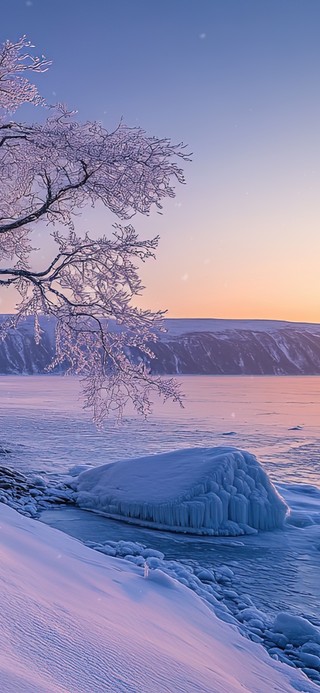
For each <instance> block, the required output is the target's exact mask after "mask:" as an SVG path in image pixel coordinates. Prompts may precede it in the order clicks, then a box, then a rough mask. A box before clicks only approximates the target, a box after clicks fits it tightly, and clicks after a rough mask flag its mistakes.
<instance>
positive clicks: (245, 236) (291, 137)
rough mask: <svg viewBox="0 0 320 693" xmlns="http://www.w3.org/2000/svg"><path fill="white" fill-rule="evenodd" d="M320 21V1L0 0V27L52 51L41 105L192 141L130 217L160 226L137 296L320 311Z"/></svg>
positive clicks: (211, 307)
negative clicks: (175, 169)
mask: <svg viewBox="0 0 320 693" xmlns="http://www.w3.org/2000/svg"><path fill="white" fill-rule="evenodd" d="M319 29H320V2H318V0H162V1H161V2H156V1H155V0H131V1H130V0H114V1H111V0H91V1H90V2H83V0H64V2H62V0H55V1H52V2H50V1H49V0H27V2H25V0H1V30H0V31H1V40H5V39H6V38H10V39H16V38H18V37H19V36H20V35H21V34H23V33H26V34H27V35H28V37H29V38H30V39H31V40H32V41H33V43H34V44H35V45H36V50H37V52H38V53H45V55H46V56H47V57H49V58H50V59H52V61H53V65H52V67H51V68H50V70H49V71H48V72H47V73H46V74H45V75H41V76H40V77H39V78H38V83H39V86H40V90H41V93H42V94H43V95H44V96H45V97H46V99H47V100H48V101H49V102H53V101H62V102H65V103H67V104H68V105H69V106H70V107H71V108H77V109H78V111H79V118H81V119H83V120H86V119H90V120H95V119H96V120H100V121H102V122H103V123H104V125H105V126H106V127H107V128H112V127H113V126H114V125H115V124H116V123H117V122H118V121H119V119H120V117H121V116H122V117H123V118H124V121H125V122H126V123H127V124H128V125H133V126H134V125H140V126H142V127H143V128H145V129H146V131H147V132H148V133H149V134H150V135H157V136H168V137H171V138H172V139H173V140H174V141H181V140H183V141H184V142H186V143H187V144H188V145H189V147H190V151H192V152H193V157H192V159H193V161H192V163H191V164H187V165H186V167H185V173H186V178H187V185H186V186H185V188H181V187H179V188H177V197H176V199H175V200H174V201H168V202H167V203H166V204H165V209H164V215H163V216H162V217H159V216H157V215H152V216H151V217H150V218H149V219H144V218H138V217H136V218H135V222H134V223H135V226H136V228H137V229H138V230H139V231H140V232H141V234H142V235H143V236H146V237H148V236H149V237H151V236H153V235H155V234H157V233H160V235H161V244H160V247H159V250H158V253H157V261H156V262H155V263H154V262H152V263H151V264H150V263H149V265H148V266H147V267H146V268H144V270H143V279H144V283H145V284H146V286H147V289H146V291H145V296H144V298H143V301H142V305H144V306H148V307H149V306H150V307H152V308H158V307H163V308H168V311H169V315H171V316H175V317H176V316H177V317H178V316H199V317H243V318H254V317H256V318H280V319H292V320H312V321H319V320H320V301H319V280H318V279H317V275H318V258H319V251H320V241H319V238H320V236H319V227H320V195H319V187H320V79H319V67H320V42H319ZM32 116H33V117H38V113H37V112H35V113H34V114H32ZM30 117H31V114H30ZM110 222H111V220H110V219H109V217H108V218H107V220H105V219H104V218H103V217H102V215H101V214H100V212H99V213H98V212H97V214H96V215H94V216H92V215H89V216H88V217H85V218H84V223H85V224H86V223H87V224H88V225H90V226H88V228H90V229H91V228H92V227H94V228H95V230H96V232H100V231H103V232H104V231H106V225H107V227H109V226H110ZM8 307H10V306H9V303H6V301H5V299H3V301H2V309H3V310H4V309H7V308H8Z"/></svg>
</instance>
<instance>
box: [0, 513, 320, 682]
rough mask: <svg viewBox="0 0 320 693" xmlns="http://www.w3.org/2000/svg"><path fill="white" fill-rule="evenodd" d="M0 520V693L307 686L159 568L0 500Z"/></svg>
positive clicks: (291, 671)
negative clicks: (116, 554) (94, 545)
mask: <svg viewBox="0 0 320 693" xmlns="http://www.w3.org/2000/svg"><path fill="white" fill-rule="evenodd" d="M0 524H1V563H0V612H1V618H2V628H1V631H0V648H1V650H0V651H1V658H0V681H1V690H3V691H6V693H17V692H18V691H23V693H48V691H54V692H55V693H66V691H69V692H70V693H71V692H76V693H88V691H94V692H95V693H128V692H129V691H130V692H132V693H138V692H139V693H140V692H141V691H150V692H151V691H152V693H196V692H197V693H200V692H201V693H222V692H223V691H228V693H253V692H258V691H259V693H270V691H278V692H280V691H281V693H294V691H304V692H308V693H316V691H317V690H319V689H318V687H317V686H316V685H315V684H314V683H313V682H311V681H308V680H307V679H306V677H304V676H303V675H302V674H301V673H300V672H299V671H297V670H295V669H293V668H290V667H288V666H286V665H284V664H282V663H280V662H277V661H274V660H273V659H271V658H270V657H269V656H268V654H267V653H266V652H265V650H264V649H263V648H262V647H261V646H260V645H257V644H255V643H253V642H250V641H249V640H248V639H246V638H243V637H242V636H241V635H240V634H239V632H238V630H237V628H235V627H234V626H231V625H229V624H226V623H223V622H222V621H220V620H219V619H217V618H216V617H215V615H214V614H213V613H212V611H211V610H209V608H208V607H207V606H206V605H205V604H204V603H203V602H202V601H201V599H200V598H199V595H196V594H194V593H193V592H192V591H191V590H190V589H187V588H185V587H184V586H183V585H182V584H178V583H177V581H176V580H175V579H174V578H172V577H171V576H169V575H166V574H164V573H163V572H162V571H160V570H158V569H154V570H150V572H149V575H148V577H147V578H144V577H143V572H144V571H143V568H142V567H139V566H136V565H132V564H130V563H129V562H124V561H120V560H119V559H116V558H111V557H109V556H105V555H103V554H102V553H98V552H93V551H92V550H91V549H90V548H87V547H86V546H83V545H82V544H81V543H80V542H79V541H76V540H74V539H71V538H70V537H68V536H66V535H65V534H63V533H62V532H58V531H56V530H53V529H51V528H49V527H46V526H45V525H43V524H41V523H39V522H37V521H35V520H31V519H29V518H25V517H22V516H21V515H19V514H18V513H16V512H15V511H14V510H12V509H11V508H8V507H6V506H5V505H2V504H0ZM123 548H125V547H123ZM127 548H129V547H127ZM133 548H134V547H133V545H131V549H132V550H133ZM137 550H139V547H138V546H137ZM151 558H152V557H150V558H149V559H148V560H149V561H150V560H151ZM226 617H228V614H226ZM308 654H309V655H312V654H313V658H312V656H311V658H310V656H309V657H308ZM302 656H303V657H304V659H305V663H306V664H307V663H308V664H309V666H310V664H313V663H314V661H315V658H316V657H317V654H316V653H315V654H314V653H313V652H311V651H310V652H309V651H308V650H306V649H305V650H303V655H302ZM230 662H232V666H230Z"/></svg>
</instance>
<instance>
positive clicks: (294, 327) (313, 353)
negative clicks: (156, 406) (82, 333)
mask: <svg viewBox="0 0 320 693" xmlns="http://www.w3.org/2000/svg"><path fill="white" fill-rule="evenodd" d="M41 326H42V329H43V337H42V341H41V343H40V344H39V345H37V344H36V343H35V340H34V336H33V319H32V318H28V319H26V320H25V321H24V322H23V323H21V325H20V326H19V328H18V329H17V330H12V331H11V333H10V334H9V335H8V337H7V338H6V339H5V340H4V341H3V342H0V373H2V374H5V373H7V374H14V373H17V374H19V373H24V374H32V373H43V372H45V369H46V367H47V366H48V365H49V363H50V361H51V359H52V357H53V355H54V321H53V320H51V319H50V318H43V319H42V320H41ZM166 327H167V332H166V333H165V334H162V335H161V336H160V340H159V341H158V342H157V343H156V344H155V345H153V347H152V348H153V352H154V354H155V358H154V359H153V360H152V361H151V362H150V366H151V369H152V372H153V373H158V374H165V373H168V374H177V373H181V374H183V373H184V374H202V375H241V374H244V375H317V374H320V324H309V323H290V322H282V321H270V320H214V319H169V320H166ZM131 356H132V358H133V360H140V359H141V353H139V351H138V350H135V349H132V350H131Z"/></svg>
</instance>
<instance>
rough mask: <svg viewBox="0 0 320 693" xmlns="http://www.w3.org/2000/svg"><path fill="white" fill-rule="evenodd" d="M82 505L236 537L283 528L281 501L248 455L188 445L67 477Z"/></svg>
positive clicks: (146, 522) (120, 515) (187, 529)
mask: <svg viewBox="0 0 320 693" xmlns="http://www.w3.org/2000/svg"><path fill="white" fill-rule="evenodd" d="M73 488H74V489H75V490H76V492H77V495H76V502H77V504H78V505H79V506H80V507H82V508H87V509H90V510H94V511H98V512H101V513H103V514H105V515H107V516H108V517H113V518H116V519H121V520H126V521H128V522H133V523H136V524H141V525H144V526H149V527H155V528H159V529H169V530H171V531H176V532H189V533H196V534H209V535H220V536H221V535H234V536H235V535H240V534H246V533H250V532H252V530H271V529H274V528H276V527H281V526H282V525H283V522H284V519H285V516H286V513H287V506H286V503H285V502H284V500H283V499H282V498H281V496H280V495H279V494H278V493H277V491H276V489H275V488H274V486H273V485H272V483H271V482H270V480H269V478H268V476H267V474H266V472H265V471H264V470H263V468H262V466H261V465H260V464H259V462H258V461H257V459H256V458H255V457H254V455H251V454H250V453H248V452H244V451H241V450H238V449H237V448H232V447H217V448H190V449H186V450H175V451H174V452H169V453H164V454H159V455H151V456H147V457H140V458H136V459H130V460H122V461H120V462H115V463H113V464H107V465H103V466H102V467H97V468H95V469H91V470H89V471H86V472H84V473H82V474H80V475H79V477H78V479H76V480H75V481H74V482H73Z"/></svg>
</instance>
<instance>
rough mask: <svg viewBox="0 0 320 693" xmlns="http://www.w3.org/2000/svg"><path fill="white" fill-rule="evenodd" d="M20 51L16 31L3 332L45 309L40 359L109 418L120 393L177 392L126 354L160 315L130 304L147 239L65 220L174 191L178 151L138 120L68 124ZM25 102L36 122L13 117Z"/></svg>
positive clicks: (1, 250) (0, 235)
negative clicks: (11, 302) (61, 367)
mask: <svg viewBox="0 0 320 693" xmlns="http://www.w3.org/2000/svg"><path fill="white" fill-rule="evenodd" d="M32 48H33V47H32V46H31V44H30V43H29V42H28V41H27V40H26V38H25V37H23V38H21V39H20V40H19V41H18V42H16V43H11V42H9V41H7V42H6V43H5V44H4V45H3V47H2V50H1V52H0V263H1V267H0V285H1V286H2V287H4V288H5V287H10V286H11V287H12V286H13V287H15V289H16V290H17V292H18V294H17V295H18V296H19V298H18V303H17V309H16V310H17V312H16V315H15V316H14V317H13V318H11V319H10V321H9V322H8V321H7V322H6V323H5V324H3V326H2V328H3V334H4V333H5V331H6V330H7V329H8V328H10V327H15V326H16V325H17V323H18V321H19V320H20V319H21V318H23V317H25V316H27V315H34V316H35V339H36V341H39V340H40V339H41V328H40V325H39V317H38V316H40V315H51V316H54V318H55V320H56V357H55V359H54V362H53V364H52V366H56V365H58V364H62V363H63V364H68V368H69V370H70V371H71V372H74V373H76V374H78V375H79V376H80V377H81V379H82V382H83V391H84V401H85V406H88V407H92V408H93V411H94V419H95V421H96V422H97V423H98V424H99V423H101V422H102V421H103V420H104V418H105V416H106V415H107V414H108V413H109V412H110V411H112V410H116V411H117V412H118V413H119V414H120V415H121V413H122V412H123V409H124V407H125V405H126V403H127V402H128V401H131V402H133V404H134V406H135V408H136V410H137V411H138V412H141V413H143V414H145V413H148V412H149V411H150V397H151V395H152V392H153V391H156V392H158V393H159V394H160V395H162V396H163V397H164V399H167V398H173V399H178V400H179V391H178V389H177V386H176V384H175V382H174V381H172V380H171V379H169V380H163V379H160V378H151V377H150V375H149V372H148V370H147V369H146V367H145V365H144V364H143V363H141V364H140V365H138V366H137V365H133V364H132V362H131V361H130V358H129V357H128V353H129V351H128V349H129V348H130V347H132V346H135V347H138V349H140V351H141V352H142V353H143V354H145V355H146V356H152V353H151V352H150V346H149V345H150V343H152V341H154V340H155V339H157V333H158V332H159V330H161V329H162V318H163V312H161V311H159V312H155V313H154V312H151V311H149V310H141V309H138V308H137V307H136V306H135V305H134V298H135V296H137V295H138V294H140V293H141V291H142V289H143V286H142V285H141V280H140V277H139V273H138V266H139V263H140V262H144V261H145V260H147V259H148V258H150V257H152V256H154V251H155V249H156V247H157V243H158V238H154V239H153V240H149V241H144V240H140V239H139V237H138V235H137V233H136V231H135V229H134V228H133V226H132V225H131V224H130V223H128V224H126V225H121V223H120V222H117V223H116V224H115V225H114V228H113V230H112V233H111V234H109V235H108V236H107V235H104V236H102V237H101V238H98V239H97V238H94V237H93V235H92V233H91V234H90V233H89V232H88V233H86V234H85V235H84V234H81V233H80V234H79V232H78V233H77V232H76V220H77V217H78V216H79V215H80V214H81V212H82V210H83V209H84V207H85V206H86V205H91V206H95V205H96V204H98V203H99V204H102V205H104V207H105V208H106V209H107V210H110V211H111V212H113V213H114V215H116V217H117V218H118V219H119V220H129V219H131V217H132V216H133V215H134V214H136V213H137V212H140V214H144V215H147V214H149V212H150V209H151V208H152V207H156V208H158V210H161V208H162V201H163V199H164V198H165V197H173V196H174V194H175V193H174V188H173V187H172V181H173V180H176V181H178V182H180V183H183V182H184V178H183V173H182V170H181V168H180V167H179V166H178V163H177V162H178V161H179V160H185V159H187V156H186V154H185V150H184V147H183V146H182V145H181V144H179V145H174V144H172V143H171V142H170V140H168V139H158V138H156V137H149V136H147V135H146V133H145V132H144V131H143V130H142V129H141V128H129V127H127V126H126V125H124V124H122V123H121V124H120V125H119V126H118V127H117V128H116V129H115V130H113V131H112V132H109V131H107V130H106V129H104V128H103V127H102V125H101V124H100V123H97V122H86V123H80V122H79V121H78V120H77V117H76V114H75V113H70V112H68V110H67V109H66V108H65V107H64V106H61V105H58V106H55V107H48V106H46V105H45V104H44V101H43V99H41V97H40V95H39V93H38V90H37V88H36V86H35V85H34V84H32V83H31V82H30V81H29V79H28V73H30V72H38V73H39V72H44V71H45V70H46V69H47V68H48V66H49V63H48V61H46V60H45V58H43V57H41V58H38V57H33V56H32V53H30V51H31V49H32ZM25 103H29V104H33V105H40V104H42V105H43V106H45V108H46V109H47V114H46V115H47V118H46V119H45V120H44V121H43V119H42V120H41V122H35V123H32V124H28V123H25V122H19V121H18V120H16V119H13V114H14V113H15V112H16V111H17V109H18V108H19V107H20V106H22V105H23V104H25ZM48 227H49V230H48ZM50 227H51V232H50ZM35 230H36V231H37V232H38V235H37V241H38V238H39V236H40V237H43V242H45V238H46V236H47V237H48V234H49V233H51V236H52V238H53V240H54V242H55V244H56V252H54V253H53V255H52V258H51V259H50V261H49V262H48V264H47V265H46V266H44V267H42V268H41V269H40V270H39V268H38V266H37V264H35V256H36V253H35V248H33V247H32V246H33V242H32V241H33V239H32V236H33V234H34V232H35ZM39 232H40V233H39ZM35 267H36V269H35ZM111 324H112V325H114V324H116V325H118V326H120V327H119V329H117V330H114V329H110V326H111Z"/></svg>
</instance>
